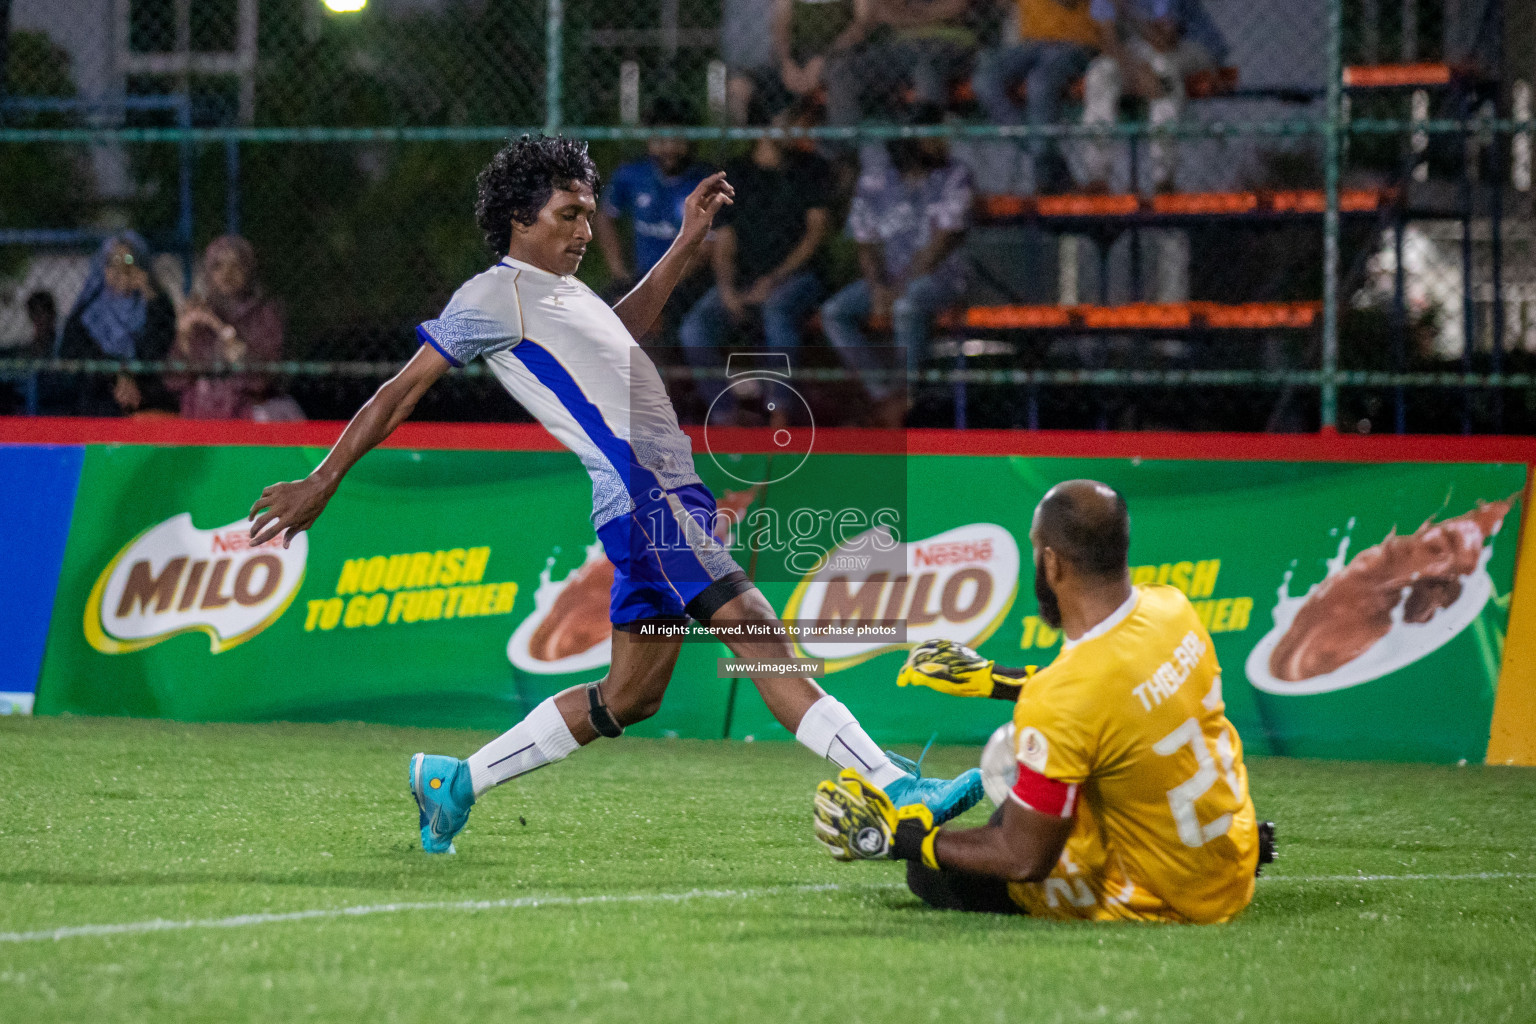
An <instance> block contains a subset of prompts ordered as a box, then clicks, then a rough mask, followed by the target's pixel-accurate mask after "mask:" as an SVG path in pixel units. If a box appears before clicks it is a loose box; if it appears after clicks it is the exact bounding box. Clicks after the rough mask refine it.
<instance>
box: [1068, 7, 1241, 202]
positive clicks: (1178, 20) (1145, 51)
mask: <svg viewBox="0 0 1536 1024" xmlns="http://www.w3.org/2000/svg"><path fill="white" fill-rule="evenodd" d="M1093 16H1094V17H1095V18H1097V19H1098V20H1099V21H1100V22H1101V23H1102V24H1105V25H1107V26H1109V27H1108V29H1107V31H1106V32H1105V35H1104V41H1105V42H1104V52H1103V54H1101V55H1100V56H1099V57H1097V58H1095V59H1094V61H1093V63H1092V64H1090V65H1089V66H1088V74H1087V77H1086V78H1085V79H1084V81H1083V123H1084V124H1087V125H1103V124H1113V123H1114V122H1115V115H1116V113H1117V112H1118V110H1119V106H1120V97H1121V96H1122V95H1124V94H1126V93H1130V94H1131V95H1133V96H1136V97H1138V98H1140V99H1144V100H1146V101H1148V104H1147V120H1148V121H1149V122H1150V123H1151V124H1153V125H1161V124H1168V123H1169V122H1171V121H1176V120H1178V119H1179V118H1180V117H1181V116H1183V113H1184V107H1185V104H1186V101H1187V97H1186V96H1185V85H1184V80H1185V78H1186V76H1189V75H1192V74H1195V73H1197V72H1202V71H1204V72H1214V71H1216V69H1218V68H1219V67H1221V62H1222V60H1224V59H1225V58H1226V55H1227V44H1226V40H1224V39H1223V38H1222V35H1221V30H1220V29H1218V28H1217V27H1216V23H1215V22H1214V21H1212V20H1211V16H1210V14H1209V13H1208V12H1207V11H1206V9H1205V7H1204V6H1203V5H1202V4H1201V2H1200V0H1093ZM1114 145H1116V144H1115V143H1111V142H1094V143H1090V144H1089V145H1088V146H1087V147H1086V149H1085V152H1084V164H1085V170H1086V174H1087V178H1088V184H1087V188H1088V190H1089V191H1108V190H1109V176H1110V169H1111V167H1112V165H1113V147H1114ZM1147 154H1148V157H1149V161H1150V164H1151V167H1150V170H1151V182H1152V188H1153V189H1154V190H1155V191H1158V192H1168V191H1172V189H1173V187H1174V171H1175V170H1176V168H1177V163H1178V161H1177V157H1176V155H1175V152H1174V146H1173V144H1172V143H1171V142H1169V141H1166V140H1163V139H1153V140H1152V141H1151V142H1150V143H1149V144H1148V146H1147ZM1139 185H1140V183H1139V182H1131V183H1130V191H1132V192H1135V191H1137V190H1138V187H1139Z"/></svg>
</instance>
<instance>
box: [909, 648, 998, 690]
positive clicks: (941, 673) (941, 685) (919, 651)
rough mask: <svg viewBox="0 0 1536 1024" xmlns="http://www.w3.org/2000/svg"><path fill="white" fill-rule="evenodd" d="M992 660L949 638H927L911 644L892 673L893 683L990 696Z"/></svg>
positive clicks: (992, 683)
mask: <svg viewBox="0 0 1536 1024" xmlns="http://www.w3.org/2000/svg"><path fill="white" fill-rule="evenodd" d="M994 664H995V662H992V661H989V660H987V659H986V658H983V657H982V656H981V655H979V654H977V653H976V652H975V651H973V650H971V649H970V648H969V647H966V646H965V645H964V644H957V643H955V642H954V641H953V640H928V641H925V642H923V643H920V644H918V645H917V646H916V647H914V648H912V652H911V653H910V654H908V655H907V663H906V664H905V665H903V666H901V672H900V673H899V674H898V675H897V676H896V685H897V686H927V687H930V688H932V689H935V690H938V691H939V692H940V693H948V694H953V695H954V696H956V697H990V696H992V692H993V688H994V686H995V685H996V680H994V679H993V676H992V667H993V665H994Z"/></svg>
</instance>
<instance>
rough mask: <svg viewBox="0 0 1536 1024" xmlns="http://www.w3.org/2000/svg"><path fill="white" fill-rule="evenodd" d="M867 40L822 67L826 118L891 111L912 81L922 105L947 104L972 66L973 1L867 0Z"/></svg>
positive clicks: (850, 119)
mask: <svg viewBox="0 0 1536 1024" xmlns="http://www.w3.org/2000/svg"><path fill="white" fill-rule="evenodd" d="M865 2H866V3H867V5H868V6H867V9H866V11H865V12H863V17H864V19H865V20H864V21H861V22H858V23H857V24H861V25H863V26H864V32H865V36H866V37H867V39H868V41H867V42H865V43H864V45H862V46H860V47H858V48H857V49H854V50H850V51H848V55H847V57H846V58H845V59H843V60H839V61H836V62H832V63H828V64H827V65H826V67H825V69H824V70H823V78H824V79H825V81H826V89H827V120H828V121H829V122H831V123H832V124H838V125H841V124H854V123H856V122H857V121H859V120H860V119H861V118H862V117H863V116H865V115H866V114H869V113H872V112H873V113H876V114H885V115H890V114H892V113H895V112H897V111H898V110H899V109H900V108H901V106H902V105H903V104H904V103H905V102H906V99H907V97H906V90H907V88H908V87H909V86H910V88H911V90H912V93H913V99H914V100H915V102H916V104H917V105H918V106H923V107H943V106H944V105H945V104H946V103H948V102H949V83H950V82H951V81H952V80H953V79H955V78H957V77H959V76H961V75H963V74H964V73H965V71H966V70H967V69H968V68H969V67H970V65H971V62H972V58H973V57H974V55H975V52H976V34H975V32H974V31H972V29H971V28H970V27H969V25H968V24H967V23H966V21H967V19H966V15H967V13H968V11H969V8H970V2H971V0H865Z"/></svg>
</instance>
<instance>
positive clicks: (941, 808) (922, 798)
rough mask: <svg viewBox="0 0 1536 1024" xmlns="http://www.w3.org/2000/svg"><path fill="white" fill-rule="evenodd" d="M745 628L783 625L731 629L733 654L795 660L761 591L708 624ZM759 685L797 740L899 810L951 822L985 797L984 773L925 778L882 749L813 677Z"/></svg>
mask: <svg viewBox="0 0 1536 1024" xmlns="http://www.w3.org/2000/svg"><path fill="white" fill-rule="evenodd" d="M745 623H761V624H764V625H767V626H770V627H773V626H776V627H779V628H778V629H773V630H770V631H769V632H768V633H767V634H766V635H763V636H758V635H752V636H745V637H744V636H742V635H741V631H729V632H726V635H724V636H722V638H721V639H722V642H723V643H725V645H726V646H727V647H729V648H730V649H731V653H732V654H735V655H736V656H737V657H738V658H751V659H762V660H770V659H772V660H779V659H787V658H792V657H794V645H793V644H792V643H791V642H790V640H789V638H788V637H787V636H786V635H785V633H784V630H783V623H782V622H781V621H780V620H779V617H778V615H777V614H775V612H774V610H773V606H772V605H770V604H769V603H768V599H767V598H765V597H764V596H763V594H762V591H760V590H758V589H757V588H756V587H753V588H752V589H751V590H748V591H745V592H744V593H741V594H738V595H737V596H736V597H734V598H732V599H731V600H730V601H728V602H727V603H726V604H724V605H723V606H721V608H720V610H719V611H717V612H716V613H715V614H714V615H713V616H711V617H710V620H709V624H710V625H711V626H715V627H722V626H726V625H729V624H745ZM752 683H753V685H754V686H756V687H757V692H758V693H759V694H761V695H762V698H763V703H765V704H767V705H768V710H769V711H771V712H772V713H773V716H774V717H775V718H777V719H778V720H779V724H780V725H782V726H784V728H786V729H788V730H790V731H791V732H793V733H794V734H795V739H797V740H799V741H800V742H801V743H802V744H804V745H805V746H806V747H808V748H810V750H811V752H812V753H814V754H816V755H817V756H818V757H824V758H826V759H827V760H829V761H831V762H832V763H833V764H835V765H837V766H838V767H839V768H857V769H858V770H859V772H860V773H861V774H862V775H863V776H864V777H865V778H866V779H868V780H869V781H870V782H872V783H874V784H875V785H877V786H879V787H880V788H881V789H883V790H885V791H886V793H887V794H888V795H889V796H890V798H891V800H892V801H894V802H895V803H896V804H897V805H898V806H900V805H902V804H907V803H918V802H921V803H924V804H927V805H928V807H929V809H930V810H931V811H933V814H934V818H935V820H947V819H949V818H951V817H954V816H955V815H956V814H959V813H961V812H962V811H964V810H966V809H967V808H969V807H970V806H971V805H972V804H974V803H976V801H978V800H980V799H981V793H982V789H981V773H980V772H979V771H977V770H976V769H971V770H970V771H968V772H966V773H964V774H962V775H961V776H960V777H959V778H956V779H954V780H944V779H923V778H920V777H919V775H918V772H917V766H916V765H914V764H912V763H911V762H910V761H907V760H906V759H905V758H896V757H894V756H893V755H892V754H890V752H888V751H884V750H881V749H880V746H879V744H877V743H875V741H874V740H872V739H870V738H869V734H868V733H866V732H865V731H864V728H863V726H861V725H859V722H858V719H856V718H854V716H853V712H851V711H849V710H848V708H847V707H845V706H844V705H843V703H842V701H840V700H838V699H837V698H836V697H833V696H831V695H830V694H828V693H827V692H826V691H825V690H823V689H822V688H821V687H820V686H818V685H816V683H815V681H814V680H812V679H810V678H808V677H806V676H778V675H771V676H769V675H765V676H758V677H753V679H752Z"/></svg>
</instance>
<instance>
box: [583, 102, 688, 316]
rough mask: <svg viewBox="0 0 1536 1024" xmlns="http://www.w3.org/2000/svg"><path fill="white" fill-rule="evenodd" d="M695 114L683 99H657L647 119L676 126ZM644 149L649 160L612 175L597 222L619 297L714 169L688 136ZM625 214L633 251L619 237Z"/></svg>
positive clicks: (663, 244)
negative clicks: (702, 160) (696, 153)
mask: <svg viewBox="0 0 1536 1024" xmlns="http://www.w3.org/2000/svg"><path fill="white" fill-rule="evenodd" d="M690 119H691V117H690V115H689V114H688V112H687V111H686V110H685V109H683V108H682V107H681V106H680V105H679V104H676V103H672V102H670V101H667V100H658V101H657V102H656V103H655V104H653V105H652V107H651V110H650V116H649V117H648V118H647V119H646V123H647V124H648V125H650V126H652V127H656V126H662V125H672V126H676V125H682V124H687V123H688V122H689V120H690ZM645 149H646V157H645V159H644V160H635V161H633V162H631V163H627V164H621V165H620V166H619V167H618V169H616V170H615V171H614V172H613V175H612V177H610V178H609V179H608V187H607V188H605V189H604V190H603V199H602V202H601V203H600V204H599V206H598V211H597V220H596V223H595V224H594V233H595V234H596V236H597V243H598V245H600V246H601V247H602V250H603V258H604V259H605V260H606V261H607V264H608V273H609V274H610V275H611V277H612V278H613V283H612V285H611V286H610V290H611V291H612V292H613V293H614V294H615V295H616V296H617V295H622V294H623V293H625V292H627V291H628V290H629V289H630V288H633V287H634V285H635V283H636V282H637V281H639V280H640V279H641V278H642V277H644V276H645V275H646V274H647V273H649V272H650V269H651V267H653V266H655V265H656V261H657V260H659V259H661V257H662V254H663V253H665V252H666V251H667V247H668V246H670V245H671V244H672V240H673V239H674V238H676V237H677V232H678V230H679V229H680V228H681V226H682V223H683V200H684V199H686V198H688V193H690V192H692V191H693V190H694V188H695V186H697V185H698V183H699V182H701V181H703V180H704V179H705V178H707V177H708V176H709V173H710V169H709V167H708V166H706V165H704V164H701V163H699V162H698V161H696V160H694V159H693V143H691V142H689V141H688V140H687V139H680V138H665V137H655V138H651V139H650V140H648V141H647V142H646V144H645ZM624 218H628V219H629V221H630V225H631V227H632V228H633V229H634V247H633V249H632V250H631V251H630V252H629V253H626V252H625V251H624V246H623V244H622V243H621V241H620V239H619V227H618V222H619V221H620V220H621V219H624Z"/></svg>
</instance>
